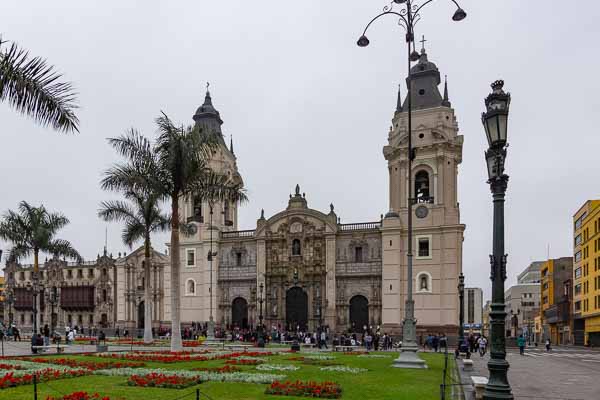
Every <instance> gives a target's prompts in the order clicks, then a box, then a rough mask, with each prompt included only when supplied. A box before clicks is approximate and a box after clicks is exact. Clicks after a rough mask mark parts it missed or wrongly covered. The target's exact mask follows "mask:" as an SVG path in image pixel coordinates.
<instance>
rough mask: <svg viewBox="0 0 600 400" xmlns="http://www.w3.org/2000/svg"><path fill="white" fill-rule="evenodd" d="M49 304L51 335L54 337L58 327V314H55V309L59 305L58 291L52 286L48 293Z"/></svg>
mask: <svg viewBox="0 0 600 400" xmlns="http://www.w3.org/2000/svg"><path fill="white" fill-rule="evenodd" d="M46 297H47V300H48V303H49V304H50V334H51V335H52V337H54V331H55V327H56V314H55V313H54V307H55V306H56V304H58V289H57V288H56V286H52V287H51V288H50V291H49V292H47V293H46Z"/></svg>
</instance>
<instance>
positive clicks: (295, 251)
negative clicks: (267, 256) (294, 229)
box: [292, 239, 301, 256]
mask: <svg viewBox="0 0 600 400" xmlns="http://www.w3.org/2000/svg"><path fill="white" fill-rule="evenodd" d="M292 255H293V256H299V255H301V246H300V239H294V240H293V241H292Z"/></svg>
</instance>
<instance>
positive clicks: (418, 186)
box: [415, 170, 433, 203]
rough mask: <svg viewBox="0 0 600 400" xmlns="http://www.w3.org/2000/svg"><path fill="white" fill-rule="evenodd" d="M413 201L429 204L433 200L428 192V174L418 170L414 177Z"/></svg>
mask: <svg viewBox="0 0 600 400" xmlns="http://www.w3.org/2000/svg"><path fill="white" fill-rule="evenodd" d="M415 199H416V201H417V203H429V202H430V201H431V200H433V199H432V198H431V196H430V192H429V174H428V173H427V171H425V170H420V171H419V172H417V173H416V175H415Z"/></svg>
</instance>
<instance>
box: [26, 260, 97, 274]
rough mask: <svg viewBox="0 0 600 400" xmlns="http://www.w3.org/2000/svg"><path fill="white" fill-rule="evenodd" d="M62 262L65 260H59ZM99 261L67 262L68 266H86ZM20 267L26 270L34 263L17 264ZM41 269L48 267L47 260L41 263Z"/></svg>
mask: <svg viewBox="0 0 600 400" xmlns="http://www.w3.org/2000/svg"><path fill="white" fill-rule="evenodd" d="M51 261H52V260H48V261H47V263H48V264H50V262H51ZM58 261H60V262H64V261H63V260H58ZM97 263H98V262H97V261H96V260H94V261H84V262H81V263H79V262H67V267H79V266H81V267H85V266H92V265H96V264H97ZM17 265H18V267H19V269H18V270H19V271H21V270H24V269H30V268H33V264H17ZM39 267H40V269H43V268H46V262H45V263H40V264H39Z"/></svg>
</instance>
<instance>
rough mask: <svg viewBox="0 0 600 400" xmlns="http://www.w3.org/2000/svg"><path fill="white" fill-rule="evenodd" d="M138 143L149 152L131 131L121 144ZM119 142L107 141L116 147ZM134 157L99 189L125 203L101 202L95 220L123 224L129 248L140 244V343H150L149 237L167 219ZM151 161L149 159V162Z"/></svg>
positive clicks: (143, 166) (166, 224)
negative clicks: (115, 194)
mask: <svg viewBox="0 0 600 400" xmlns="http://www.w3.org/2000/svg"><path fill="white" fill-rule="evenodd" d="M129 138H132V139H134V138H135V139H139V140H140V142H139V143H140V144H141V145H142V146H143V147H147V148H148V149H149V148H150V143H149V141H148V140H147V139H145V138H143V137H142V136H141V135H139V134H138V133H136V132H135V131H131V132H130V135H129V137H123V138H122V140H128V139H129ZM118 143H119V139H113V140H111V144H113V146H118ZM140 157H141V156H140V155H139V154H138V159H133V160H132V159H129V162H128V163H127V164H126V165H116V166H114V167H113V168H111V169H109V170H107V171H106V172H105V177H104V179H103V180H102V183H101V187H102V189H104V190H118V191H123V195H124V197H125V199H127V201H118V200H117V201H105V202H102V203H101V207H100V210H99V211H98V216H99V217H100V218H102V219H104V220H105V221H123V222H124V223H125V227H124V228H123V232H122V235H121V238H122V239H123V242H124V243H125V244H126V245H128V246H129V247H130V248H131V247H133V244H134V243H135V242H137V241H138V240H143V241H144V342H145V343H150V342H152V339H153V338H152V298H151V293H150V281H151V279H150V268H151V262H152V261H151V254H150V252H151V249H152V244H151V242H150V235H151V234H152V233H154V232H159V231H165V230H168V228H169V217H168V216H167V215H165V214H164V213H163V212H162V210H161V209H160V201H161V200H160V199H161V195H160V193H157V192H156V191H153V190H152V186H151V185H149V184H147V183H146V184H144V183H143V182H144V180H145V177H147V176H149V174H152V171H151V170H149V168H151V167H152V164H148V163H146V162H145V161H146V160H144V159H143V158H140ZM150 160H152V158H150Z"/></svg>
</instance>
